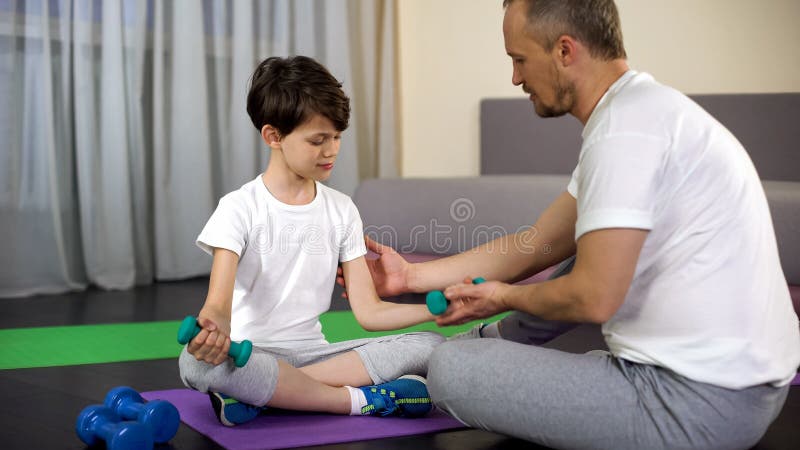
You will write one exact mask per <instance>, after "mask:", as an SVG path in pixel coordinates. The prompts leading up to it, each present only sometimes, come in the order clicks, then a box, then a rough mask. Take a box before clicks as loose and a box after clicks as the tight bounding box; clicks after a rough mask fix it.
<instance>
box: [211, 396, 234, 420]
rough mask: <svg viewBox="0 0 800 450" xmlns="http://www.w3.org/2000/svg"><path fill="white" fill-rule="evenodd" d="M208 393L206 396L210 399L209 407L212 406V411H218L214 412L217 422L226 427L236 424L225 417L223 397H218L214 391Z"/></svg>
mask: <svg viewBox="0 0 800 450" xmlns="http://www.w3.org/2000/svg"><path fill="white" fill-rule="evenodd" d="M209 394H210V395H209V396H208V398H210V399H211V407H212V408H214V412H217V411H219V413H218V414H215V416H217V419H218V420H219V422H220V423H221V424H223V425H225V426H226V427H233V426H236V424H235V423H233V422H231V421H230V420H228V418H227V417H225V399H223V398H222V397H220V396H219V394H218V393H216V392H209Z"/></svg>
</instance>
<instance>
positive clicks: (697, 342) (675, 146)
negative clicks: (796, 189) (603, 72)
mask: <svg viewBox="0 0 800 450" xmlns="http://www.w3.org/2000/svg"><path fill="white" fill-rule="evenodd" d="M568 191H569V193H570V194H571V195H572V196H573V197H575V198H576V199H577V208H578V221H577V224H576V229H575V239H576V240H577V239H579V238H580V237H581V236H582V235H584V234H585V233H588V232H590V231H593V230H599V229H607V228H636V229H643V230H650V231H649V233H648V235H647V238H646V240H645V242H644V246H643V248H642V251H641V254H640V255H639V260H638V262H637V265H636V270H635V273H634V277H633V281H632V283H631V286H630V289H629V291H628V294H627V296H626V298H625V302H624V303H623V305H622V306H621V307H620V309H619V310H618V311H617V312H616V314H615V315H614V316H613V317H612V318H611V319H610V320H609V321H608V322H606V323H605V324H604V325H603V334H604V335H605V339H606V343H607V344H608V347H609V349H610V350H611V352H612V353H613V354H614V355H616V356H618V357H620V358H624V359H626V360H629V361H633V362H637V363H642V364H653V365H658V366H662V367H665V368H668V369H671V370H673V371H674V372H676V373H678V374H680V375H683V376H685V377H687V378H689V379H692V380H695V381H699V382H705V383H710V384H714V385H717V386H722V387H725V388H730V389H741V388H745V387H749V386H754V385H759V384H764V383H771V384H773V385H775V386H780V385H785V384H787V383H789V382H790V381H791V379H792V378H793V377H794V375H795V372H796V370H797V367H798V364H800V331H798V320H797V316H796V314H795V312H794V309H793V307H792V302H791V298H790V295H789V289H788V287H787V283H786V279H785V277H784V275H783V271H782V269H781V265H780V260H779V258H778V248H777V243H776V239H775V232H774V229H773V226H772V219H771V216H770V212H769V208H768V205H767V200H766V196H765V194H764V190H763V187H762V185H761V182H760V180H759V177H758V174H757V173H756V170H755V167H754V166H753V164H752V162H751V160H750V158H749V156H748V155H747V153H746V151H745V149H744V148H743V147H742V145H741V144H740V143H739V142H738V141H737V140H736V138H735V137H734V136H733V135H732V134H731V133H730V132H729V131H728V130H727V129H726V128H725V127H724V126H722V125H721V124H720V123H719V122H717V121H716V120H715V119H714V118H713V117H712V116H711V115H710V114H708V113H707V112H706V111H704V110H703V109H702V108H700V107H699V106H698V105H697V104H695V103H694V102H693V101H692V100H690V99H689V98H688V97H686V96H685V95H683V94H681V93H679V92H678V91H676V90H674V89H671V88H669V87H666V86H663V85H661V84H658V83H657V82H656V81H654V80H653V78H652V77H651V76H650V75H648V74H645V73H638V72H635V71H632V70H631V71H628V72H626V73H625V74H624V75H623V76H622V77H621V78H620V79H619V80H617V81H616V82H615V83H614V84H613V85H612V86H611V87H610V88H609V90H608V91H607V92H606V94H605V95H604V96H603V98H602V99H601V100H600V102H599V103H598V104H597V106H596V107H595V109H594V111H593V112H592V115H591V116H590V117H589V120H588V121H587V123H586V126H585V128H584V130H583V145H582V147H581V153H580V158H579V162H578V165H577V167H576V168H575V171H574V173H573V175H572V179H571V181H570V184H569V187H568Z"/></svg>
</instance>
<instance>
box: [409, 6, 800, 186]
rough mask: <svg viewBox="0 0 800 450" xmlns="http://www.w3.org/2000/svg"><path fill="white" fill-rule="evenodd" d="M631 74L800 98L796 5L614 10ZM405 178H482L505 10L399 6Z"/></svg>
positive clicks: (499, 89) (693, 89)
mask: <svg viewBox="0 0 800 450" xmlns="http://www.w3.org/2000/svg"><path fill="white" fill-rule="evenodd" d="M617 6H618V8H619V11H620V16H621V20H622V30H623V34H624V37H625V45H626V49H627V51H628V57H629V61H630V64H631V66H632V67H634V68H636V69H638V70H643V71H647V72H650V73H652V74H653V75H654V76H655V77H656V79H658V80H659V81H661V82H663V83H665V84H669V85H671V86H673V87H675V88H677V89H680V90H681V91H683V92H686V93H689V94H697V93H731V92H740V93H744V92H800V26H798V24H800V1H799V0H763V1H756V2H754V1H752V0H617ZM397 8H398V11H397V13H398V35H399V36H398V40H399V58H400V61H399V72H400V73H399V77H400V80H399V85H400V92H399V93H400V95H399V97H400V98H401V102H400V127H401V129H400V138H401V151H402V174H403V176H405V177H439V176H471V175H477V174H478V173H479V170H480V168H479V154H478V147H479V130H478V113H479V111H478V105H479V101H480V99H482V98H487V97H511V96H523V94H522V91H521V90H520V88H518V87H514V86H512V85H511V63H510V61H509V59H508V57H507V56H506V54H505V49H504V46H503V35H502V18H503V9H502V0H399V1H398V2H397Z"/></svg>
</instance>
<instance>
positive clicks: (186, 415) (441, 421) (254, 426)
mask: <svg viewBox="0 0 800 450" xmlns="http://www.w3.org/2000/svg"><path fill="white" fill-rule="evenodd" d="M142 397H144V398H145V399H147V400H155V399H161V400H167V401H169V402H170V403H172V404H173V405H175V407H176V408H178V411H179V412H180V414H181V420H182V421H183V422H184V423H185V424H186V425H189V426H190V427H192V428H194V429H195V430H197V431H198V432H200V433H201V434H204V435H206V436H208V437H210V438H211V439H213V440H214V441H216V442H217V443H218V444H219V445H221V446H223V447H225V448H227V449H230V450H265V449H277V448H292V447H302V446H307V445H322V444H335V443H339V442H352V441H363V440H366V439H379V438H386V437H394V436H408V435H412V434H422V433H431V432H434V431H442V430H450V429H455V428H464V425H463V424H462V423H461V422H459V421H457V420H455V419H453V418H452V417H450V416H448V415H447V414H445V413H443V412H441V411H439V410H434V411H433V412H432V413H431V414H429V415H428V416H426V417H424V418H418V419H404V418H400V417H364V416H337V415H331V414H306V413H292V412H284V411H275V412H272V413H265V414H263V415H261V416H259V417H258V418H256V419H255V420H253V421H252V422H248V423H246V424H244V425H238V426H236V427H226V426H223V425H222V424H220V423H219V421H217V419H216V418H215V417H214V414H213V410H212V409H211V402H210V401H209V400H208V396H207V395H206V394H201V393H199V392H197V391H193V390H190V389H171V390H167V391H152V392H144V393H142Z"/></svg>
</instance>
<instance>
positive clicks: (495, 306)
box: [436, 277, 510, 326]
mask: <svg viewBox="0 0 800 450" xmlns="http://www.w3.org/2000/svg"><path fill="white" fill-rule="evenodd" d="M509 287H510V285H508V284H505V283H501V282H499V281H487V282H485V283H481V284H472V278H469V277H467V278H465V279H464V284H457V285H455V286H450V287H448V288H447V289H445V290H444V296H445V297H446V298H447V299H448V300H449V301H450V305H448V307H447V310H446V311H445V312H444V314H442V315H441V316H439V317H437V318H436V324H437V325H439V326H446V325H460V324H462V323H467V322H470V321H472V320H476V319H484V318H487V317H492V316H494V315H495V314H499V313H501V312H505V311H508V307H507V306H506V305H505V304H504V303H503V292H504V291H505V290H506V289H507V288H509Z"/></svg>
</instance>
